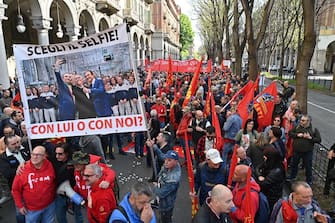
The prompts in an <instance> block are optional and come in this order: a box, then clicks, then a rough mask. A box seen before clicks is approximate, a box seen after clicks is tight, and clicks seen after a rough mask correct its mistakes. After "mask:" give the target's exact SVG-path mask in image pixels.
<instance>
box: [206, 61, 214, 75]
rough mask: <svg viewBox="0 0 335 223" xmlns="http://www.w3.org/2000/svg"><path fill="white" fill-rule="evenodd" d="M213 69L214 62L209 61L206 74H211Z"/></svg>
mask: <svg viewBox="0 0 335 223" xmlns="http://www.w3.org/2000/svg"><path fill="white" fill-rule="evenodd" d="M212 69H213V62H212V60H208V61H207V69H206V72H207V73H210V72H212Z"/></svg>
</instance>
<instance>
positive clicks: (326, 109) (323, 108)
mask: <svg viewBox="0 0 335 223" xmlns="http://www.w3.org/2000/svg"><path fill="white" fill-rule="evenodd" d="M307 103H308V104H310V105H313V106H315V107H317V108H320V109H322V110H325V111H327V112H330V113H333V114H335V111H332V110H330V109H328V108H325V107H322V106H320V105H317V104H314V103H313V102H310V101H307Z"/></svg>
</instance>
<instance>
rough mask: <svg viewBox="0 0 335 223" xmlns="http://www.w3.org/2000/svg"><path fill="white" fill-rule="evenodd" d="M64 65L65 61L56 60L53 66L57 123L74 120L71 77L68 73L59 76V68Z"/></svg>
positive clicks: (74, 111)
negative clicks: (56, 88) (56, 89)
mask: <svg viewBox="0 0 335 223" xmlns="http://www.w3.org/2000/svg"><path fill="white" fill-rule="evenodd" d="M64 63H66V61H65V59H57V60H56V63H55V64H54V65H53V68H54V70H55V75H56V79H57V85H58V119H59V121H64V120H74V118H75V113H76V110H75V104H74V100H73V95H72V77H73V75H72V74H70V73H64V74H63V75H62V76H61V74H60V66H61V65H62V64H64Z"/></svg>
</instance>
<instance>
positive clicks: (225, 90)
mask: <svg viewBox="0 0 335 223" xmlns="http://www.w3.org/2000/svg"><path fill="white" fill-rule="evenodd" d="M230 89H231V83H230V80H229V81H227V83H226V88H225V89H224V95H229V94H230V93H231V91H230Z"/></svg>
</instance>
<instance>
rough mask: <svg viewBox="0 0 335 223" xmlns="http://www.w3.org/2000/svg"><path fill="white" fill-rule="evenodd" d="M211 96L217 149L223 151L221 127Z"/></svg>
mask: <svg viewBox="0 0 335 223" xmlns="http://www.w3.org/2000/svg"><path fill="white" fill-rule="evenodd" d="M210 95H211V110H212V125H213V127H214V128H215V148H216V149H217V150H219V151H221V150H222V146H223V138H222V135H221V127H220V122H219V119H218V116H217V114H216V109H215V100H214V97H213V95H212V94H210Z"/></svg>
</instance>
